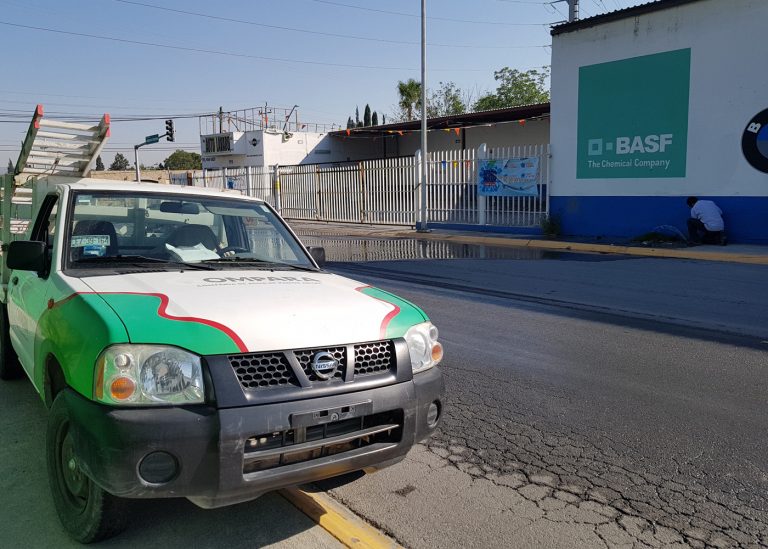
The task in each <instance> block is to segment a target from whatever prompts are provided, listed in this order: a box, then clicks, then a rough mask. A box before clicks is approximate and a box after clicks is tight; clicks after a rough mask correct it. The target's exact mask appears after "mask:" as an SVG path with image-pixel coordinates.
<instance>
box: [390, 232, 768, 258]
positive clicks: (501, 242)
mask: <svg viewBox="0 0 768 549" xmlns="http://www.w3.org/2000/svg"><path fill="white" fill-rule="evenodd" d="M378 236H390V237H396V238H416V239H420V240H445V241H450V242H461V243H463V244H481V245H485V246H496V247H515V248H533V249H541V250H556V251H563V252H593V253H608V254H624V255H638V256H643V257H670V258H675V259H700V260H704V261H725V262H731V263H749V264H752V265H768V255H749V254H735V253H723V252H705V251H699V250H690V249H687V248H685V249H667V248H639V247H634V246H612V245H610V244H588V243H584V242H562V241H558V240H530V239H524V238H498V237H492V236H468V235H446V234H439V233H413V232H402V231H398V232H395V231H393V232H390V233H387V234H384V233H382V234H380V235H378Z"/></svg>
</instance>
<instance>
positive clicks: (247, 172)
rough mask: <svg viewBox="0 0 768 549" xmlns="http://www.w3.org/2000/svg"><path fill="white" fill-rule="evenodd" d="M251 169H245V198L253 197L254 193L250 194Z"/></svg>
mask: <svg viewBox="0 0 768 549" xmlns="http://www.w3.org/2000/svg"><path fill="white" fill-rule="evenodd" d="M252 169H253V168H252V167H251V166H246V167H245V195H246V196H253V195H254V193H252V192H251V170H252Z"/></svg>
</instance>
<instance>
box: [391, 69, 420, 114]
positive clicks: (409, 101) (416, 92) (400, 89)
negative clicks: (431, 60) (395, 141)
mask: <svg viewBox="0 0 768 549" xmlns="http://www.w3.org/2000/svg"><path fill="white" fill-rule="evenodd" d="M397 93H398V95H400V100H399V101H398V102H397V104H398V106H399V107H400V108H401V109H402V110H403V112H405V114H406V117H407V118H408V120H407V121H408V122H410V121H411V120H413V119H414V117H413V108H414V106H416V107H418V106H420V105H421V83H420V82H417V81H416V80H414V79H413V78H409V79H408V81H407V82H403V81H402V80H401V81H399V82H398V83H397Z"/></svg>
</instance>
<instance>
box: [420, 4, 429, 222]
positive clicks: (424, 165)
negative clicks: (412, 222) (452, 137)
mask: <svg viewBox="0 0 768 549" xmlns="http://www.w3.org/2000/svg"><path fill="white" fill-rule="evenodd" d="M427 156H428V154H427V0H421V200H420V202H421V204H420V206H421V208H420V214H419V218H420V221H421V225H420V227H419V231H422V232H427V231H428V230H429V229H428V228H427V172H428V170H427Z"/></svg>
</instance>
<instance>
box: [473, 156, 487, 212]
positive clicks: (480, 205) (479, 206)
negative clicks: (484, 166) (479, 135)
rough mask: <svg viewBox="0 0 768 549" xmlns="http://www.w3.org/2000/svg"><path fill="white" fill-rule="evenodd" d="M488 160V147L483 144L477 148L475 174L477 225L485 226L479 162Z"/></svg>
mask: <svg viewBox="0 0 768 549" xmlns="http://www.w3.org/2000/svg"><path fill="white" fill-rule="evenodd" d="M487 158H488V146H487V145H486V144H485V143H483V144H482V145H480V146H479V147H478V148H477V155H476V162H477V165H476V167H475V172H476V173H477V174H478V178H477V224H478V225H485V224H486V215H485V195H482V194H480V177H479V175H480V161H481V160H486V159H487Z"/></svg>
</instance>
